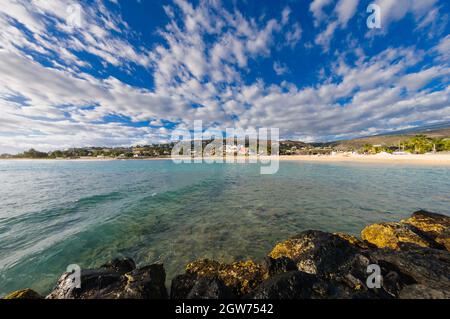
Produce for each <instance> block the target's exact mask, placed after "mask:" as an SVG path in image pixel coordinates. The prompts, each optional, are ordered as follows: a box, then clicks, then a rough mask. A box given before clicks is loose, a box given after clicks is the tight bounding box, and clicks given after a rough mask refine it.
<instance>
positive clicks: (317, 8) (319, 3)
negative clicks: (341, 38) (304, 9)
mask: <svg viewBox="0 0 450 319" xmlns="http://www.w3.org/2000/svg"><path fill="white" fill-rule="evenodd" d="M331 3H332V0H313V1H312V2H311V4H310V6H309V11H311V12H312V14H313V16H314V19H315V20H314V25H315V26H318V25H319V24H320V23H321V22H322V21H323V20H324V18H325V14H324V12H323V9H324V8H325V7H327V6H328V5H330V4H331Z"/></svg>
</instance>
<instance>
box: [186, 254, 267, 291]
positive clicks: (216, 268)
mask: <svg viewBox="0 0 450 319" xmlns="http://www.w3.org/2000/svg"><path fill="white" fill-rule="evenodd" d="M186 274H191V275H194V276H196V277H198V278H201V277H206V278H214V277H217V278H218V279H220V280H221V281H222V282H223V283H224V284H225V286H227V287H228V288H230V289H231V290H232V292H233V294H234V295H235V296H237V297H241V296H243V295H246V294H248V293H249V292H250V291H251V290H252V289H254V288H255V287H257V286H258V285H259V284H260V283H261V282H263V280H264V279H266V278H267V273H266V269H265V267H264V266H263V265H260V264H257V263H255V262H253V261H251V260H249V261H239V262H234V263H232V264H222V263H219V262H217V261H213V260H208V259H203V260H198V261H195V262H192V263H189V264H187V265H186Z"/></svg>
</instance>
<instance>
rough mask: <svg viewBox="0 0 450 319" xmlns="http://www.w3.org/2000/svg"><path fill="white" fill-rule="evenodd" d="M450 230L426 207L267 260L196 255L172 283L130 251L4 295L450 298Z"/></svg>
mask: <svg viewBox="0 0 450 319" xmlns="http://www.w3.org/2000/svg"><path fill="white" fill-rule="evenodd" d="M449 230H450V217H449V216H446V215H442V214H437V213H431V212H428V211H423V210H421V211H417V212H414V213H413V214H412V215H411V216H410V217H409V218H406V219H403V220H400V221H398V222H381V223H376V224H371V225H368V226H366V227H365V228H363V229H362V230H361V234H360V237H356V236H352V235H349V234H346V233H328V232H323V231H317V230H306V231H303V232H301V233H299V234H297V235H295V236H293V237H290V238H288V239H285V240H283V241H280V242H278V243H276V244H275V246H274V247H273V248H272V250H271V251H268V252H267V254H266V257H265V259H264V261H263V262H255V261H253V260H251V259H250V260H245V261H244V260H235V261H234V262H232V263H228V264H227V263H222V262H219V261H216V260H213V259H197V260H192V261H191V262H189V263H188V264H186V265H185V268H184V269H185V270H184V273H180V274H178V275H177V276H175V277H174V278H171V282H170V283H169V286H166V272H165V269H164V265H163V264H161V263H154V264H150V265H145V266H142V267H137V264H136V262H135V261H134V260H133V259H131V258H127V257H122V258H116V259H113V260H111V261H108V262H106V263H105V264H103V265H101V266H100V267H99V268H94V269H81V268H80V269H79V273H78V274H79V280H80V287H76V285H74V273H73V272H65V273H63V274H62V275H61V276H60V277H59V279H58V280H57V282H56V285H55V286H54V289H53V290H52V291H51V292H50V293H49V294H48V295H46V296H45V295H41V294H40V293H38V292H36V291H34V290H32V289H31V288H25V289H22V290H17V291H14V292H11V293H9V294H7V295H6V296H4V299H44V298H45V299H165V300H167V299H171V300H186V299H219V300H221V299H240V300H249V299H265V300H267V299H269V300H270V299H361V298H362V299H450V290H449V288H450V277H448V272H449V270H450V237H449V235H448V231H449ZM375 272H378V275H377V277H378V278H377V277H373V276H372V274H374V273H375ZM380 276H381V277H380ZM105 278H109V279H108V280H107V281H105V280H104V279H105ZM167 288H169V289H167ZM375 288H376V289H375ZM0 299H1V298H0Z"/></svg>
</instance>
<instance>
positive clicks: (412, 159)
mask: <svg viewBox="0 0 450 319" xmlns="http://www.w3.org/2000/svg"><path fill="white" fill-rule="evenodd" d="M242 158H244V159H245V162H246V163H248V162H249V161H269V160H275V159H276V158H273V157H271V156H246V157H240V156H235V157H234V159H235V160H237V159H240V160H242ZM180 159H183V158H180ZM217 159H218V158H211V157H209V158H208V157H204V158H203V160H204V161H205V160H217ZM167 160H172V158H170V157H152V158H150V157H148V158H112V157H111V158H90V157H82V158H69V159H63V158H56V159H47V158H42V159H31V158H2V159H0V161H22V162H26V161H61V162H66V161H67V162H72V161H73V162H75V161H76V162H83V161H84V162H107V161H167ZM278 160H279V161H301V162H322V163H361V164H415V165H439V166H450V154H449V153H445V154H408V155H386V154H376V155H357V154H350V155H344V154H337V155H280V156H279V157H278ZM223 161H224V162H225V158H224V160H223Z"/></svg>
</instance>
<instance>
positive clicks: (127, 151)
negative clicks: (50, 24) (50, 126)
mask: <svg viewBox="0 0 450 319" xmlns="http://www.w3.org/2000/svg"><path fill="white" fill-rule="evenodd" d="M377 139H378V140H377V141H376V142H379V143H380V144H375V143H370V142H371V141H367V140H366V141H364V142H363V143H364V144H363V143H362V142H359V145H358V144H357V143H356V142H355V143H354V144H350V143H351V142H352V141H347V142H345V141H344V142H345V143H347V145H346V146H344V147H343V146H342V144H340V143H339V142H333V143H310V144H308V143H303V142H299V141H281V142H280V155H329V154H331V153H332V152H344V151H345V152H348V151H357V152H358V153H360V154H378V153H381V152H386V153H391V154H392V153H393V152H396V151H404V152H409V153H412V154H424V153H428V152H445V151H450V138H449V137H448V135H447V136H445V137H435V136H427V135H424V134H421V135H416V136H412V137H407V136H400V137H396V136H387V137H386V138H385V139H384V140H382V137H377ZM354 141H358V140H354ZM211 142H212V141H211V140H206V141H203V142H202V147H203V149H205V147H206V145H208V144H209V143H211ZM349 142H350V143H349ZM187 143H191V148H192V149H193V146H194V143H193V142H187ZM249 144H250V143H249V141H248V139H246V140H245V144H244V145H241V146H240V147H244V148H245V149H246V153H247V154H250V155H251V154H257V153H259V152H260V150H259V149H258V148H257V149H253V148H254V147H252V146H250V145H249ZM270 146H271V143H270V141H268V142H267V148H268V150H267V154H268V155H270V154H271V149H270ZM173 147H174V143H165V144H152V145H137V146H133V147H114V148H111V147H109V148H108V147H85V148H71V149H67V150H56V151H52V152H48V153H45V152H40V151H37V150H35V149H30V150H28V151H26V152H23V153H20V154H17V155H10V154H2V155H0V158H3V159H8V158H32V159H58V158H63V159H71V158H80V157H92V158H97V157H100V158H101V157H108V158H119V159H120V158H122V159H126V158H148V157H168V156H170V154H171V152H172V149H173ZM188 147H189V146H188ZM224 150H226V148H225V147H224ZM235 152H236V153H237V152H238V151H237V150H236V151H235Z"/></svg>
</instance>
